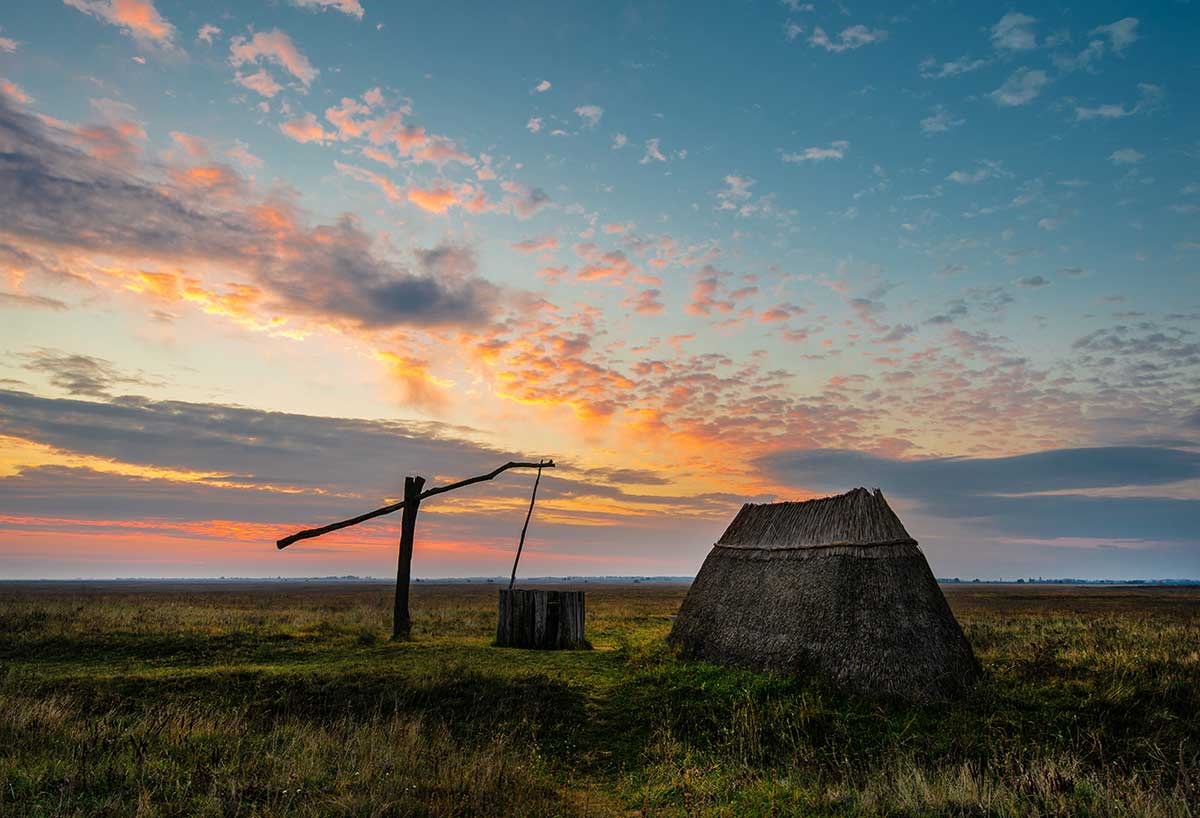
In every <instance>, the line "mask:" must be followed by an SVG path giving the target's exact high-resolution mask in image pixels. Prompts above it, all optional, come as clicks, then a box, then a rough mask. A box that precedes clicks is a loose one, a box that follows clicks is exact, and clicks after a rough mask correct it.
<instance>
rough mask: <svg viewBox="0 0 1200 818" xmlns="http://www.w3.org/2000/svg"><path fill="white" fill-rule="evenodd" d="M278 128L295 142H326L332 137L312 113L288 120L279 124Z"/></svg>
mask: <svg viewBox="0 0 1200 818" xmlns="http://www.w3.org/2000/svg"><path fill="white" fill-rule="evenodd" d="M279 130H281V131H283V133H284V135H285V136H288V137H291V138H292V139H295V140H296V141H297V142H327V141H328V140H329V139H331V138H332V137H331V135H330V134H328V133H326V132H325V130H324V129H323V128H322V127H321V123H319V122H317V118H316V117H315V116H313V115H312V114H305V115H304V116H302V117H300V118H298V119H291V120H288V121H287V122H284V123H283V124H282V125H280V126H279Z"/></svg>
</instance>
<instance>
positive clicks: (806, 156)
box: [783, 139, 850, 164]
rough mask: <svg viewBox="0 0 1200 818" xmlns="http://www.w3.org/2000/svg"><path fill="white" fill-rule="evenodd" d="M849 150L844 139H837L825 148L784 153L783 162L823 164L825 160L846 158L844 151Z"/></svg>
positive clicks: (848, 145)
mask: <svg viewBox="0 0 1200 818" xmlns="http://www.w3.org/2000/svg"><path fill="white" fill-rule="evenodd" d="M848 150H850V143H849V142H847V141H846V140H844V139H838V140H835V141H834V142H830V143H829V145H828V146H827V147H824V148H821V147H812V148H805V149H803V150H801V151H799V152H798V153H784V154H783V161H784V162H787V163H789V164H796V163H799V162H824V161H825V160H827V159H842V158H844V157H845V156H846V151H848Z"/></svg>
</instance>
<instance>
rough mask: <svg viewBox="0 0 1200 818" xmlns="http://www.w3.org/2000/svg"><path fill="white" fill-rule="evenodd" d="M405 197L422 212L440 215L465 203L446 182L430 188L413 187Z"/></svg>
mask: <svg viewBox="0 0 1200 818" xmlns="http://www.w3.org/2000/svg"><path fill="white" fill-rule="evenodd" d="M466 187H468V188H469V187H470V186H469V185H468V186H466ZM405 195H406V196H407V197H408V200H409V201H410V202H412V203H413V204H415V205H416V206H417V207H419V208H421V209H422V210H427V211H429V212H430V213H438V214H441V213H445V212H446V211H447V210H449V209H450V208H451V207H454V206H455V205H459V204H462V201H463V200H462V199H461V198H460V196H459V194H458V192H457V191H456V190H455V188H454V186H453V185H451V184H448V183H445V182H442V183H437V184H434V185H433V187H429V188H421V187H417V186H416V185H413V186H412V187H410V188H409V189H408V191H407V192H406V194H405Z"/></svg>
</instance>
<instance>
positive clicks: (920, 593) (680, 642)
mask: <svg viewBox="0 0 1200 818" xmlns="http://www.w3.org/2000/svg"><path fill="white" fill-rule="evenodd" d="M671 641H672V643H674V644H675V645H677V646H679V647H680V649H681V650H682V652H683V653H684V654H685V655H687V656H690V657H693V658H699V659H707V660H710V661H716V662H721V663H725V664H733V665H740V666H743V667H750V668H755V669H759V670H771V671H778V672H784V673H791V674H799V675H819V676H824V677H826V678H829V679H832V680H833V681H834V682H836V683H837V684H839V685H841V686H844V687H847V688H849V689H852V690H855V691H859V692H863V693H869V694H882V695H885V696H894V697H900V698H905V699H917V700H920V699H935V698H945V697H949V696H953V695H955V694H957V693H959V692H961V691H962V690H964V689H965V688H966V687H967V686H968V685H969V684H970V683H971V681H973V680H974V679H975V678H976V676H978V674H979V664H978V663H977V662H976V660H975V655H974V653H973V652H972V650H971V646H970V644H969V643H968V642H967V640H966V637H964V636H963V633H962V629H961V628H959V625H958V622H956V621H955V619H954V614H953V613H952V612H951V611H950V606H949V605H948V604H947V603H946V598H945V597H944V596H943V595H942V591H941V589H940V588H939V587H938V584H937V580H935V579H934V576H933V572H932V571H931V570H930V569H929V564H928V563H927V562H926V561H925V555H924V554H922V553H921V550H920V548H918V547H917V542H916V540H914V539H913V538H912V537H910V536H909V534H908V532H907V531H906V530H905V529H904V525H903V524H902V523H901V522H900V519H899V518H898V517H897V516H896V514H895V512H893V511H892V509H891V508H890V507H889V506H888V504H887V501H886V500H885V499H884V498H883V495H882V494H881V493H880V492H879V491H878V490H877V491H875V492H874V493H872V492H870V491H867V490H866V489H862V488H859V489H854V490H853V491H851V492H849V493H847V494H842V495H839V496H837V497H827V498H823V499H820V500H809V501H807V502H803V503H771V504H767V505H755V504H746V505H745V506H743V507H742V510H741V511H739V512H738V514H737V516H736V517H734V519H733V522H731V523H730V525H729V528H728V529H727V530H726V532H725V534H724V535H723V536H722V537H721V539H720V540H719V541H718V542H717V543H716V544H715V545H714V546H713V548H712V551H711V552H710V553H709V555H708V558H707V559H705V561H704V565H703V566H702V567H701V569H700V572H699V573H698V574H697V575H696V579H695V581H694V582H693V583H692V587H691V588H690V589H689V590H688V595H687V597H686V598H685V599H684V601H683V605H682V607H681V608H680V610H679V616H678V617H677V618H676V620H675V626H674V628H673V629H672V631H671Z"/></svg>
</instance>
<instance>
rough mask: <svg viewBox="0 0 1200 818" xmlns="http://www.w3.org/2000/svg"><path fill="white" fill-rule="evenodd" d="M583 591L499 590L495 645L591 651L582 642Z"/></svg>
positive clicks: (585, 641)
mask: <svg viewBox="0 0 1200 818" xmlns="http://www.w3.org/2000/svg"><path fill="white" fill-rule="evenodd" d="M583 621H584V597H583V591H524V590H520V589H514V590H511V591H510V590H507V589H504V590H501V591H500V607H499V616H498V621H497V625H496V645H497V646H498V647H507V648H535V649H540V650H590V649H591V647H592V646H591V645H590V644H588V642H587V640H586V639H584V638H583Z"/></svg>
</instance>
